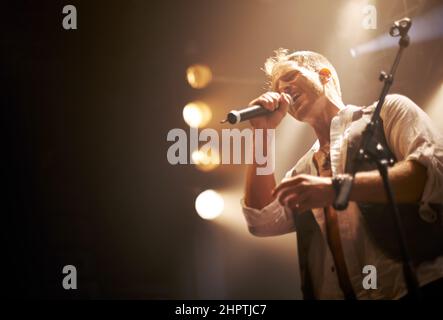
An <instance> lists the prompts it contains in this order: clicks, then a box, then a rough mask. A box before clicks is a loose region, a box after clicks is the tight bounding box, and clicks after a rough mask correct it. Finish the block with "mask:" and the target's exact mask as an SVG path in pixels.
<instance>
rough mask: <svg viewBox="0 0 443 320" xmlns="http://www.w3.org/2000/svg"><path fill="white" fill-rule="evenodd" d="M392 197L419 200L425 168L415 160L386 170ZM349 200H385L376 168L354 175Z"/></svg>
mask: <svg viewBox="0 0 443 320" xmlns="http://www.w3.org/2000/svg"><path fill="white" fill-rule="evenodd" d="M388 176H389V181H390V183H391V186H392V189H393V192H394V199H395V200H396V201H398V202H399V203H415V202H418V201H420V198H421V196H422V194H423V189H424V186H425V183H426V168H425V167H424V166H423V165H421V164H420V163H418V162H416V161H402V162H398V163H397V164H395V165H394V166H393V167H392V168H389V170H388ZM350 200H351V201H356V202H376V203H385V202H387V197H386V193H385V191H384V186H383V181H382V178H381V176H380V174H379V172H378V170H374V171H368V172H359V173H357V174H356V175H355V179H354V184H353V187H352V191H351V194H350Z"/></svg>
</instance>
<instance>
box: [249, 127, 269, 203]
mask: <svg viewBox="0 0 443 320" xmlns="http://www.w3.org/2000/svg"><path fill="white" fill-rule="evenodd" d="M261 137H262V138H263V139H265V137H266V134H264V135H262V136H261ZM255 138H256V137H255V131H254V139H253V140H254V146H253V151H254V154H255ZM262 146H263V154H268V150H267V143H266V141H264V140H263V142H262ZM258 168H259V165H258V164H257V163H256V162H255V158H254V163H253V164H250V165H248V166H247V169H246V186H245V204H246V205H247V206H248V207H251V208H255V209H262V208H263V207H265V206H266V205H268V204H269V203H271V202H272V201H273V200H274V198H273V196H272V190H273V189H274V188H275V186H276V182H275V176H274V174H273V173H272V174H267V175H260V174H258V173H257V172H258V171H257V169H258Z"/></svg>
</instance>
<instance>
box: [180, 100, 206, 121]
mask: <svg viewBox="0 0 443 320" xmlns="http://www.w3.org/2000/svg"><path fill="white" fill-rule="evenodd" d="M211 118H212V112H211V109H210V108H209V107H208V105H207V104H206V103H204V102H202V101H194V102H190V103H188V104H187V105H186V106H185V107H184V108H183V119H184V120H185V122H186V123H187V124H188V125H189V126H190V127H192V128H200V127H204V126H205V125H206V124H208V122H209V121H210V120H211Z"/></svg>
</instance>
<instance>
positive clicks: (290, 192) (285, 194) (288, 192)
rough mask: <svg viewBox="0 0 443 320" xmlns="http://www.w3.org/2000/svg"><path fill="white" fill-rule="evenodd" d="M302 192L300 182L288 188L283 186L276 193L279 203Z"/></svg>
mask: <svg viewBox="0 0 443 320" xmlns="http://www.w3.org/2000/svg"><path fill="white" fill-rule="evenodd" d="M302 192H303V188H302V186H301V185H300V184H298V185H295V186H292V187H288V188H284V189H282V190H281V191H280V193H279V194H278V197H277V199H278V202H280V204H282V205H283V204H284V203H286V202H287V201H288V198H293V197H299V196H300V195H301V194H302Z"/></svg>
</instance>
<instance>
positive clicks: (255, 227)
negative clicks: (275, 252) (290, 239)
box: [241, 199, 295, 237]
mask: <svg viewBox="0 0 443 320" xmlns="http://www.w3.org/2000/svg"><path fill="white" fill-rule="evenodd" d="M241 204H242V208H243V214H244V216H245V219H246V222H247V224H248V229H249V232H251V233H252V234H253V235H255V236H258V237H268V236H277V235H281V234H285V233H289V232H293V231H295V225H294V218H293V215H292V213H291V211H290V210H289V209H287V208H285V207H283V206H282V205H281V204H280V203H279V202H278V200H277V199H276V200H274V201H272V202H271V203H270V204H268V205H267V206H266V207H264V208H263V209H261V210H259V209H254V208H251V207H248V206H246V204H245V202H244V199H242V200H241Z"/></svg>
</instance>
